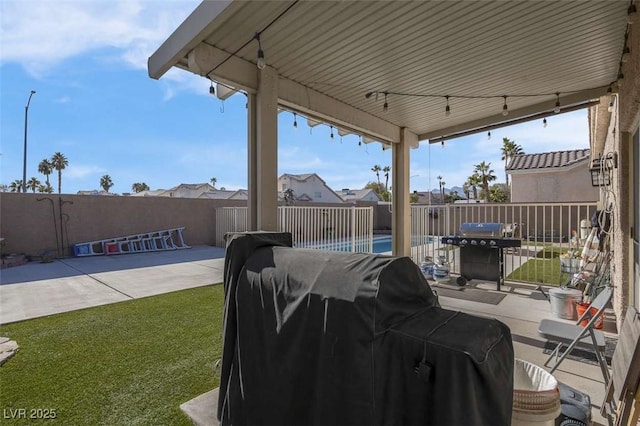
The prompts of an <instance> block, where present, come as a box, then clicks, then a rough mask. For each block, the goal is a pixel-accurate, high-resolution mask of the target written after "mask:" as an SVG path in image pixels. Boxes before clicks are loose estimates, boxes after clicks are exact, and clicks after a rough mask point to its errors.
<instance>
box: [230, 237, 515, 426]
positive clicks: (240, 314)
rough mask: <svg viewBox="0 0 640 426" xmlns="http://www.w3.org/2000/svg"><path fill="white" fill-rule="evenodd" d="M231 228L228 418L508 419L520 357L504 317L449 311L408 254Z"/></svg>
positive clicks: (303, 421) (280, 421)
mask: <svg viewBox="0 0 640 426" xmlns="http://www.w3.org/2000/svg"><path fill="white" fill-rule="evenodd" d="M287 245H289V246H290V245H291V243H290V238H289V239H287V238H283V234H279V233H275V234H259V233H247V234H234V235H230V236H229V238H228V244H227V252H226V257H225V278H224V286H225V304H226V305H225V319H224V321H225V323H224V349H223V365H222V377H221V385H220V396H219V403H218V420H220V422H221V424H223V425H248V424H251V425H257V424H272V425H312V424H313V425H315V424H317V425H401V424H423V425H445V424H448V425H464V424H469V425H508V424H510V423H511V406H512V400H513V364H514V354H513V346H512V341H511V333H510V330H509V328H508V327H507V326H506V325H505V324H503V323H501V322H500V321H497V320H495V319H489V318H481V317H476V316H471V315H467V314H464V313H461V312H455V311H450V310H445V309H442V308H440V306H439V305H438V302H437V298H436V297H435V296H434V294H433V292H432V291H431V290H430V288H429V285H428V284H427V282H426V280H425V279H424V277H423V275H422V273H421V272H420V269H419V268H418V266H416V265H415V264H414V263H413V262H412V261H411V260H410V259H409V258H406V257H392V256H381V255H370V254H357V253H354V254H351V253H338V252H328V251H320V250H312V249H296V248H291V247H287Z"/></svg>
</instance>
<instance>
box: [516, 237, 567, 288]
mask: <svg viewBox="0 0 640 426" xmlns="http://www.w3.org/2000/svg"><path fill="white" fill-rule="evenodd" d="M566 252H567V249H566V248H560V247H553V246H550V245H549V246H545V247H544V248H543V249H542V250H540V251H539V252H538V253H537V254H536V257H535V258H534V259H529V260H528V261H527V262H525V263H523V264H522V266H520V267H519V268H518V269H516V270H514V271H513V272H512V273H511V274H509V275H508V276H507V277H506V279H507V280H513V281H526V282H532V283H542V284H546V285H555V286H558V285H560V284H565V283H566V282H567V281H568V280H569V278H570V274H567V273H561V272H560V255H561V254H563V253H566Z"/></svg>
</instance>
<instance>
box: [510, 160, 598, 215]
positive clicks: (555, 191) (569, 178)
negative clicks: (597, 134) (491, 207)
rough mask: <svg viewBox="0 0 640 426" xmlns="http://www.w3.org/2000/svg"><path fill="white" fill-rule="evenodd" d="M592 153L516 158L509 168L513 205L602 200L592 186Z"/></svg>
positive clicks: (596, 189) (595, 188)
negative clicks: (590, 156) (590, 157)
mask: <svg viewBox="0 0 640 426" xmlns="http://www.w3.org/2000/svg"><path fill="white" fill-rule="evenodd" d="M589 165H590V160H589V150H588V149H577V150H572V151H556V152H543V153H539V154H522V155H516V156H515V157H513V158H512V159H511V161H509V164H508V166H507V168H506V171H507V173H508V174H509V176H510V177H511V202H512V203H538V202H545V203H553V202H564V203H571V202H587V201H597V200H598V196H599V194H598V188H597V187H593V186H591V174H590V172H589Z"/></svg>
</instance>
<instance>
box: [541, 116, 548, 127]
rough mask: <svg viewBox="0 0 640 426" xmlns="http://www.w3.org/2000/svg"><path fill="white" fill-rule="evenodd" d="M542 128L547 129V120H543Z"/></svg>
mask: <svg viewBox="0 0 640 426" xmlns="http://www.w3.org/2000/svg"><path fill="white" fill-rule="evenodd" d="M542 127H545V128H546V127H547V119H546V118H544V119H543V120H542Z"/></svg>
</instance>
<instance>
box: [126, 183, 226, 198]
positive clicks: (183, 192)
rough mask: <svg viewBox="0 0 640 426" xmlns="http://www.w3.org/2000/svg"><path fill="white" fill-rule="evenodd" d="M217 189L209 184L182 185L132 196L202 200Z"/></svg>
mask: <svg viewBox="0 0 640 426" xmlns="http://www.w3.org/2000/svg"><path fill="white" fill-rule="evenodd" d="M213 190H215V188H214V187H213V186H211V185H210V184H208V183H181V184H180V185H178V186H175V187H173V188H171V189H155V190H153V191H142V192H138V193H135V194H131V195H132V196H133V197H175V198H200V196H201V195H202V194H203V193H205V192H209V191H213Z"/></svg>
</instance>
